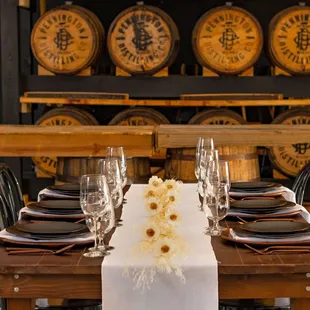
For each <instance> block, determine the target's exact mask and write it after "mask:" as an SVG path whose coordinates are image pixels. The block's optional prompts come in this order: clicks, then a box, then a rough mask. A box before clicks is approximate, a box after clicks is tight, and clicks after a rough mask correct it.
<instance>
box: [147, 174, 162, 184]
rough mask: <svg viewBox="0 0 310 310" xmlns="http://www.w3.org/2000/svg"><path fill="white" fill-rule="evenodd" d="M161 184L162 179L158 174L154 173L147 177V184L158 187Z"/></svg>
mask: <svg viewBox="0 0 310 310" xmlns="http://www.w3.org/2000/svg"><path fill="white" fill-rule="evenodd" d="M162 184H163V180H162V179H161V178H159V177H158V176H156V175H154V176H152V177H151V178H150V179H149V185H151V186H153V187H160V186H161V185H162Z"/></svg>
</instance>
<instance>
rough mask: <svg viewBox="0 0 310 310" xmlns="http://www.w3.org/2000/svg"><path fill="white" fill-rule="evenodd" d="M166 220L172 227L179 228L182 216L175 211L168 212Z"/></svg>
mask: <svg viewBox="0 0 310 310" xmlns="http://www.w3.org/2000/svg"><path fill="white" fill-rule="evenodd" d="M165 218H166V220H167V222H168V223H169V224H170V225H173V226H177V225H178V224H179V223H180V222H181V214H180V213H179V212H177V211H176V210H174V209H170V210H168V211H167V212H166V214H165Z"/></svg>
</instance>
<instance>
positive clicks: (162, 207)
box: [125, 176, 185, 290]
mask: <svg viewBox="0 0 310 310" xmlns="http://www.w3.org/2000/svg"><path fill="white" fill-rule="evenodd" d="M180 188H181V182H179V181H176V180H166V181H163V180H162V179H161V178H158V177H157V176H153V177H152V178H151V179H150V180H149V184H148V186H147V188H146V190H145V193H144V200H145V208H146V211H147V213H148V215H149V216H148V217H147V221H146V223H145V224H144V225H143V226H142V227H141V228H140V229H141V233H142V238H141V241H140V242H139V244H138V245H137V248H135V250H134V252H135V255H139V257H141V256H143V255H145V256H146V257H148V258H149V259H151V261H149V262H150V264H149V266H148V267H144V268H135V267H130V268H127V269H126V271H125V274H126V275H127V276H131V277H132V278H133V281H134V283H135V289H142V290H144V289H146V288H148V289H149V288H150V284H151V283H152V282H154V280H155V278H156V274H157V273H169V274H170V273H174V274H175V275H176V276H177V277H179V279H180V280H181V281H182V282H185V277H184V274H183V270H182V268H181V267H180V266H179V265H178V263H177V262H176V257H178V258H180V257H181V256H182V255H183V254H184V253H185V244H184V241H183V239H182V238H181V237H180V236H179V234H178V226H179V224H180V223H181V221H182V216H181V214H180V212H178V210H177V204H178V202H179V198H180Z"/></svg>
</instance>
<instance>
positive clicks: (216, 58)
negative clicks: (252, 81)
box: [193, 7, 262, 74]
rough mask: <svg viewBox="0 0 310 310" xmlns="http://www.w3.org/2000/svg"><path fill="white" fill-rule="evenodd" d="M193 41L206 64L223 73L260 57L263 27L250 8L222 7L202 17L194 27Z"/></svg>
mask: <svg viewBox="0 0 310 310" xmlns="http://www.w3.org/2000/svg"><path fill="white" fill-rule="evenodd" d="M193 45H194V51H195V54H196V56H197V58H198V60H199V61H200V63H201V64H202V65H203V66H206V67H208V68H210V69H211V70H214V71H216V72H218V73H223V74H225V73H226V74H229V73H236V72H242V71H245V70H246V69H248V68H249V67H250V66H252V65H253V64H254V63H255V61H256V60H257V59H258V57H259V54H260V52H261V49H262V30H261V27H260V25H259V23H258V22H257V21H256V19H255V18H254V17H253V16H251V15H250V14H249V13H248V12H246V11H244V10H242V9H239V8H235V7H234V8H226V7H219V8H215V9H213V10H211V11H209V12H207V13H206V14H205V15H203V16H202V17H201V18H200V20H199V21H198V23H197V24H196V26H195V29H194V33H193Z"/></svg>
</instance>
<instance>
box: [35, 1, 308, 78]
mask: <svg viewBox="0 0 310 310" xmlns="http://www.w3.org/2000/svg"><path fill="white" fill-rule="evenodd" d="M309 16H310V7H307V6H302V5H299V6H293V7H290V8H288V9H286V10H284V11H281V12H280V13H278V14H277V15H276V16H275V17H274V18H273V19H272V20H271V22H270V27H269V33H268V48H267V49H268V55H269V57H270V59H271V61H272V63H273V64H274V65H276V66H278V67H279V68H281V69H283V70H285V71H286V72H287V73H289V74H293V75H302V74H309V72H310V56H309V52H308V47H309V42H310V32H309ZM179 42H180V36H179V32H178V28H177V26H176V24H175V23H174V21H173V20H172V18H171V17H170V16H168V14H166V13H165V12H164V11H163V10H161V9H159V8H157V7H154V6H149V5H136V6H133V7H130V8H128V9H126V10H125V11H123V12H121V13H120V14H119V15H118V16H116V18H115V19H114V21H113V22H112V24H111V25H110V27H109V30H108V34H107V44H105V31H104V28H103V26H102V24H101V22H100V20H99V19H98V17H96V15H95V14H94V13H92V12H91V11H89V10H87V9H85V8H82V7H79V6H76V5H63V6H60V7H57V8H54V9H52V10H50V11H48V12H46V13H45V14H44V15H43V16H41V17H40V18H39V20H38V21H37V22H36V24H35V26H34V28H33V31H32V36H31V47H32V51H33V54H34V56H35V58H36V59H37V60H38V62H39V64H40V65H41V66H43V67H44V68H46V69H47V70H49V71H51V72H53V73H56V74H76V73H78V72H80V71H82V70H83V69H85V68H87V67H89V66H91V65H94V64H95V63H96V61H97V60H98V58H99V57H100V55H101V52H102V50H103V48H104V46H105V45H107V48H108V51H109V54H110V57H111V60H112V61H113V63H114V64H115V66H117V67H119V68H120V69H122V70H124V71H125V72H127V73H128V74H131V75H153V74H155V73H156V72H158V71H160V70H162V69H163V68H166V67H169V66H170V65H171V64H173V62H174V61H175V59H176V57H177V54H178V51H179ZM192 46H193V51H194V53H195V56H196V58H197V60H198V62H199V63H200V64H201V65H202V66H203V67H206V68H208V69H210V70H211V71H213V72H215V73H217V74H220V75H239V74H241V73H242V72H244V71H246V70H247V69H249V68H250V67H252V66H253V65H254V64H255V63H256V61H257V60H258V58H259V56H260V54H261V51H262V48H263V32H262V29H261V26H260V24H259V22H258V21H257V20H256V18H255V17H254V16H253V15H252V14H250V13H249V12H247V11H245V10H244V9H242V8H239V7H236V6H232V5H225V6H221V7H216V8H214V9H212V10H210V11H208V12H206V13H205V14H204V15H203V16H202V17H201V18H200V19H199V20H198V22H197V23H196V25H195V27H194V29H193V34H192Z"/></svg>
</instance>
